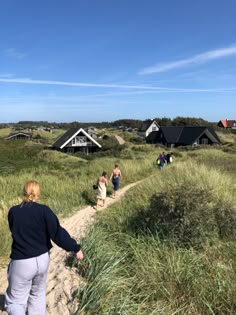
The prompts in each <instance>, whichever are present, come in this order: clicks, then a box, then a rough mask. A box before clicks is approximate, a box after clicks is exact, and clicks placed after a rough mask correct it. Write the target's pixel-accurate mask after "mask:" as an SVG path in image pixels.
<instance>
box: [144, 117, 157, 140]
mask: <svg viewBox="0 0 236 315" xmlns="http://www.w3.org/2000/svg"><path fill="white" fill-rule="evenodd" d="M159 129H160V128H159V126H158V124H157V123H156V122H155V121H153V123H152V124H151V126H149V128H148V129H147V130H146V132H145V137H147V136H148V135H149V134H150V133H151V132H152V131H158V130H159Z"/></svg>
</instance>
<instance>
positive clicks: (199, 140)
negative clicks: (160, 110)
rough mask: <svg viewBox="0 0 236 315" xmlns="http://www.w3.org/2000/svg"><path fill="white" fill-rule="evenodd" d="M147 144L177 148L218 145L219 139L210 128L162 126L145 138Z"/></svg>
mask: <svg viewBox="0 0 236 315" xmlns="http://www.w3.org/2000/svg"><path fill="white" fill-rule="evenodd" d="M146 142H147V143H152V144H162V145H165V146H167V147H171V148H173V147H177V146H186V145H200V144H208V145H213V144H220V139H219V137H218V135H217V134H216V132H215V130H214V128H213V127H211V126H163V127H160V129H159V130H158V131H153V132H152V133H150V134H149V135H148V137H147V138H146Z"/></svg>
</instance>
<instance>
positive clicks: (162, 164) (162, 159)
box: [159, 152, 166, 170]
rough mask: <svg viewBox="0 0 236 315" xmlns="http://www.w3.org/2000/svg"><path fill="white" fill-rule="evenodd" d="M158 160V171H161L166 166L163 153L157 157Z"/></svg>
mask: <svg viewBox="0 0 236 315" xmlns="http://www.w3.org/2000/svg"><path fill="white" fill-rule="evenodd" d="M159 160H160V169H161V170H163V169H164V167H165V165H166V155H165V152H162V153H161V154H160V156H159Z"/></svg>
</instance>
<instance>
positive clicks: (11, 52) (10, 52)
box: [4, 48, 28, 60]
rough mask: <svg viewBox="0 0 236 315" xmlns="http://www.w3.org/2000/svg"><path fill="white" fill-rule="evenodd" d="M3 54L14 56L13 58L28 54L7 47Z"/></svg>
mask: <svg viewBox="0 0 236 315" xmlns="http://www.w3.org/2000/svg"><path fill="white" fill-rule="evenodd" d="M4 54H5V56H7V57H10V58H14V59H19V60H20V59H24V58H26V57H27V56H28V54H26V53H23V52H20V51H18V50H16V49H15V48H9V49H5V50H4Z"/></svg>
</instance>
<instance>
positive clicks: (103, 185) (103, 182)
mask: <svg viewBox="0 0 236 315" xmlns="http://www.w3.org/2000/svg"><path fill="white" fill-rule="evenodd" d="M107 185H108V180H107V172H103V173H102V175H101V176H99V178H98V180H97V187H98V190H97V204H96V206H95V209H98V206H99V201H100V200H102V202H103V203H102V207H104V206H105V203H106V197H107Z"/></svg>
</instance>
